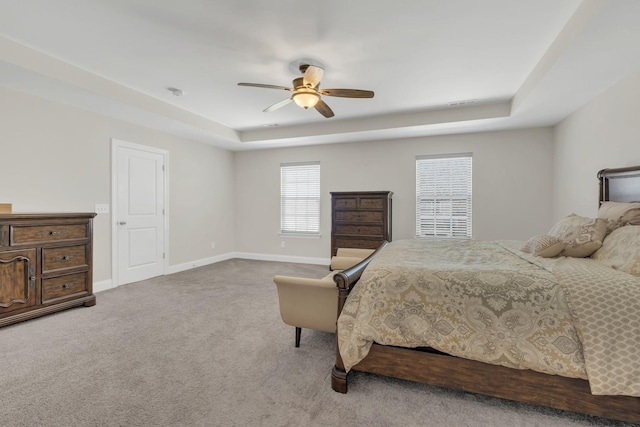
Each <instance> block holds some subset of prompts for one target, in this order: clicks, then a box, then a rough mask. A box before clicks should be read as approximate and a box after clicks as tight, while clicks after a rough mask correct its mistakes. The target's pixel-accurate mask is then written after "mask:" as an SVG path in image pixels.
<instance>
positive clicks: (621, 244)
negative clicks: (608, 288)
mask: <svg viewBox="0 0 640 427" xmlns="http://www.w3.org/2000/svg"><path fill="white" fill-rule="evenodd" d="M591 258H592V259H595V260H596V261H598V262H602V263H603V264H606V265H608V266H610V267H613V268H615V269H616V270H621V271H624V272H626V273H629V274H633V275H635V276H640V225H626V226H624V227H620V228H618V229H617V230H614V231H613V232H612V233H611V234H610V235H608V236H607V237H606V238H605V239H604V242H602V247H601V248H600V249H598V250H597V251H595V252H594V253H593V254H592V255H591Z"/></svg>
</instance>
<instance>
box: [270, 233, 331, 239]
mask: <svg viewBox="0 0 640 427" xmlns="http://www.w3.org/2000/svg"><path fill="white" fill-rule="evenodd" d="M278 234H279V236H280V237H292V238H294V239H320V238H321V237H322V234H320V233H278Z"/></svg>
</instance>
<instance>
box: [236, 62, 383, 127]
mask: <svg viewBox="0 0 640 427" xmlns="http://www.w3.org/2000/svg"><path fill="white" fill-rule="evenodd" d="M299 69H300V72H301V73H302V77H298V78H296V79H293V87H285V86H276V85H266V84H261V83H238V86H252V87H262V88H267V89H279V90H286V91H289V92H293V94H292V95H291V97H289V98H286V99H283V100H282V101H278V102H276V103H275V104H273V105H271V106H269V107H267V108H265V109H264V110H263V111H264V112H268V111H274V110H277V109H278V108H282V107H284V106H285V105H287V104H288V103H290V102H291V101H294V102H295V103H296V104H298V105H299V106H300V107H302V108H304V109H305V110H306V109H309V108H311V107H314V108H315V109H316V110H318V112H319V113H320V114H322V115H323V116H325V117H326V118H330V117H333V116H334V114H333V111H332V110H331V108H329V106H328V105H327V104H326V103H325V102H324V101H323V100H322V99H321V96H322V95H326V96H339V97H342V98H373V91H370V90H361V89H320V80H322V75H323V74H324V69H322V68H321V67H318V66H316V65H308V64H302V65H300V68H299Z"/></svg>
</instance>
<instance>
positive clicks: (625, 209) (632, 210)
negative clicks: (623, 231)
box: [598, 202, 640, 234]
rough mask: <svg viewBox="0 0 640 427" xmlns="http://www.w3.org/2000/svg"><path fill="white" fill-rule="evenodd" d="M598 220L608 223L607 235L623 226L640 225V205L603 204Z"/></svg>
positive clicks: (599, 210)
mask: <svg viewBox="0 0 640 427" xmlns="http://www.w3.org/2000/svg"><path fill="white" fill-rule="evenodd" d="M598 218H603V219H606V220H607V221H608V226H607V228H608V230H607V234H609V233H611V232H612V231H613V230H615V229H616V228H618V227H622V226H623V225H627V224H631V225H640V203H619V202H602V204H601V205H600V209H598Z"/></svg>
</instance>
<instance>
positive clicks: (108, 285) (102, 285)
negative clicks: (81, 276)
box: [93, 279, 115, 293]
mask: <svg viewBox="0 0 640 427" xmlns="http://www.w3.org/2000/svg"><path fill="white" fill-rule="evenodd" d="M112 288H115V286H113V281H112V280H111V279H107V280H101V281H99V282H93V293H96V292H102V291H106V290H108V289H112Z"/></svg>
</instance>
